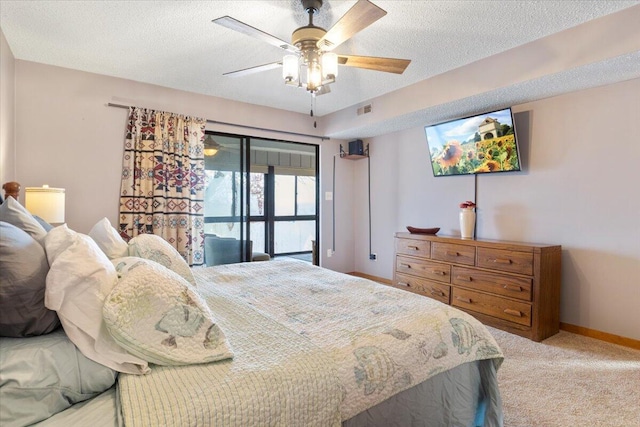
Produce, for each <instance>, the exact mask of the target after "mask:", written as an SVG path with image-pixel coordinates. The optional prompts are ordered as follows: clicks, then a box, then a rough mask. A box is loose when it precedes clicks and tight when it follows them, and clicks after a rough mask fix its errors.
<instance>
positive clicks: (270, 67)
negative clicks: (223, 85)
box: [223, 61, 282, 77]
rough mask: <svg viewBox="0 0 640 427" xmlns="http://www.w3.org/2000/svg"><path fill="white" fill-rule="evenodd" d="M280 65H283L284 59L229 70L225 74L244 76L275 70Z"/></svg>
mask: <svg viewBox="0 0 640 427" xmlns="http://www.w3.org/2000/svg"><path fill="white" fill-rule="evenodd" d="M278 67H282V61H280V62H272V63H270V64H263V65H256V66H255V67H250V68H244V69H242V70H236V71H229V72H228V73H224V74H223V76H230V77H242V76H246V75H248V74H255V73H259V72H261V71H267V70H273V69H274V68H278Z"/></svg>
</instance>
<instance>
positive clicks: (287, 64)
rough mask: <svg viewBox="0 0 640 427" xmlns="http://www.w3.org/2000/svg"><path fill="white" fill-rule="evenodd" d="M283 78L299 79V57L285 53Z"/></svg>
mask: <svg viewBox="0 0 640 427" xmlns="http://www.w3.org/2000/svg"><path fill="white" fill-rule="evenodd" d="M282 78H283V79H285V80H287V81H296V80H298V57H297V56H296V55H285V57H284V58H283V59H282Z"/></svg>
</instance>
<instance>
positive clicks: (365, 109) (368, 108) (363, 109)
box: [358, 104, 372, 116]
mask: <svg viewBox="0 0 640 427" xmlns="http://www.w3.org/2000/svg"><path fill="white" fill-rule="evenodd" d="M371 111H372V107H371V104H368V105H365V106H364V107H360V108H358V115H359V116H361V115H363V114H369V113H370V112H371Z"/></svg>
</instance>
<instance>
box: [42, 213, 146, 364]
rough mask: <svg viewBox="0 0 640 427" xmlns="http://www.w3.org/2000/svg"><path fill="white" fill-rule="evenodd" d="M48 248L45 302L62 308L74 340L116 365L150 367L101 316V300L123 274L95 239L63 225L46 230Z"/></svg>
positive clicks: (94, 357) (85, 350)
mask: <svg viewBox="0 0 640 427" xmlns="http://www.w3.org/2000/svg"><path fill="white" fill-rule="evenodd" d="M69 242H71V243H69ZM61 248H63V249H61ZM45 249H46V251H47V254H48V255H49V263H50V265H51V267H50V269H49V274H47V286H46V292H45V300H44V303H45V305H46V306H47V307H48V308H50V309H52V310H56V311H57V312H58V317H59V318H60V322H61V323H62V327H63V328H64V330H65V332H66V333H67V336H68V337H69V339H70V340H71V341H73V343H74V344H75V345H76V346H77V347H78V348H79V349H80V351H81V352H82V354H84V355H85V356H87V357H88V358H89V359H91V360H94V361H96V362H98V363H101V364H103V365H105V366H108V367H110V368H111V369H115V370H116V371H119V372H126V373H130V374H142V373H146V372H148V371H149V368H148V364H147V362H145V361H144V360H141V359H139V358H137V357H135V356H133V355H131V354H129V353H127V352H126V351H125V350H124V349H123V348H122V347H120V346H119V345H118V344H117V343H116V342H115V341H114V340H113V338H112V337H111V335H109V331H107V329H106V326H105V324H104V321H103V320H102V305H103V304H104V300H105V298H106V296H107V295H108V294H109V293H110V292H111V290H112V289H113V287H114V286H115V284H116V282H117V280H118V275H117V273H116V270H115V268H114V267H113V265H112V264H111V262H110V261H109V259H108V258H107V256H106V255H105V254H104V253H103V252H102V251H101V250H100V248H99V247H98V245H97V244H96V243H95V242H94V241H93V239H91V238H90V237H89V236H87V235H84V234H80V233H76V232H75V231H73V230H70V229H69V228H67V226H66V225H63V226H60V227H56V228H54V229H53V230H51V231H50V232H49V234H47V237H46V238H45Z"/></svg>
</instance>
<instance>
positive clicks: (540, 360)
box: [489, 328, 640, 427]
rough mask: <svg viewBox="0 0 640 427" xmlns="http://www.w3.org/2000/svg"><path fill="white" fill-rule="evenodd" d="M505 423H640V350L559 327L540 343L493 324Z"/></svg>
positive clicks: (513, 426) (635, 426)
mask: <svg viewBox="0 0 640 427" xmlns="http://www.w3.org/2000/svg"><path fill="white" fill-rule="evenodd" d="M489 329H490V330H491V333H493V335H494V337H496V340H497V341H498V343H499V344H500V346H501V348H502V351H503V352H504V354H505V361H504V363H503V364H502V366H501V367H500V370H499V371H498V383H499V386H500V393H501V395H502V400H503V406H504V420H505V422H504V425H505V426H506V427H525V426H526V427H532V426H535V427H538V426H545V427H546V426H549V427H556V426H562V427H564V426H567V427H573V426H589V427H596V426H607V427H609V426H616V427H640V350H634V349H631V348H627V347H621V346H618V345H615V344H610V343H606V342H604V341H600V340H596V339H593V338H587V337H584V336H581V335H576V334H572V333H569V332H565V331H560V333H559V334H557V335H554V336H553V337H551V338H548V339H546V340H545V341H543V342H541V343H536V342H533V341H530V340H528V339H525V338H521V337H519V336H517V335H512V334H509V333H507V332H503V331H500V330H498V329H494V328H489Z"/></svg>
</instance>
